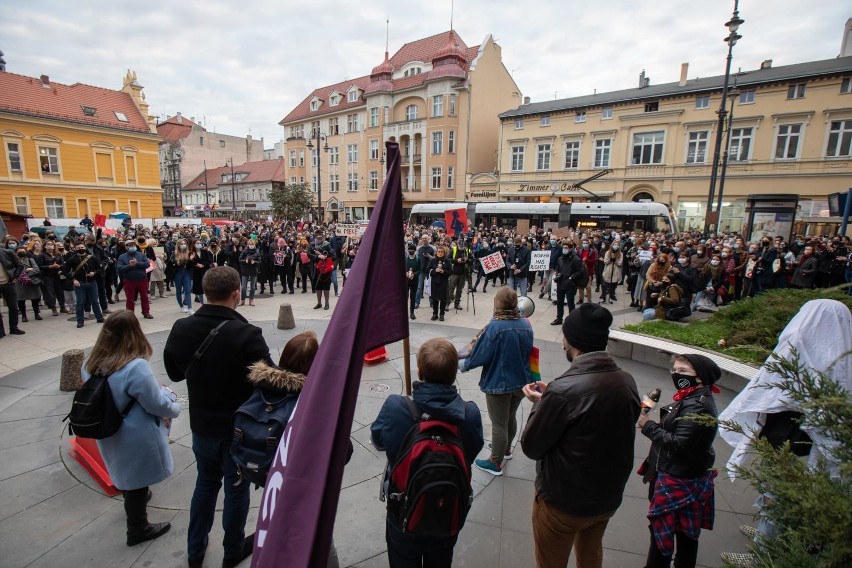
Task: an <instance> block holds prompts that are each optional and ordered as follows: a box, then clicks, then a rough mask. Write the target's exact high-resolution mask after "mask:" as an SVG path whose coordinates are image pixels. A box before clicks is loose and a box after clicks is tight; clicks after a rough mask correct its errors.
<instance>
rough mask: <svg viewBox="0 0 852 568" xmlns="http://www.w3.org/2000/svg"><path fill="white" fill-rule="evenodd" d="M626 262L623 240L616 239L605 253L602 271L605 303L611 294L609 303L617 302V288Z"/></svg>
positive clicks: (602, 289)
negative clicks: (622, 245)
mask: <svg viewBox="0 0 852 568" xmlns="http://www.w3.org/2000/svg"><path fill="white" fill-rule="evenodd" d="M623 264H624V254H623V253H622V252H621V241H615V242H613V243H612V246H610V248H609V250H608V251H606V253H605V254H604V259H603V270H602V271H601V286H602V288H601V300H600V303H601V304H603V303H604V302H606V301H607V296H609V303H610V304H614V303H615V289H616V288H618V283H619V281H620V280H621V267H622V265H623Z"/></svg>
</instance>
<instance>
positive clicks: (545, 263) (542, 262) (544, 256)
mask: <svg viewBox="0 0 852 568" xmlns="http://www.w3.org/2000/svg"><path fill="white" fill-rule="evenodd" d="M537 270H550V251H549V250H534V251H532V253H531V258H530V272H533V271H537Z"/></svg>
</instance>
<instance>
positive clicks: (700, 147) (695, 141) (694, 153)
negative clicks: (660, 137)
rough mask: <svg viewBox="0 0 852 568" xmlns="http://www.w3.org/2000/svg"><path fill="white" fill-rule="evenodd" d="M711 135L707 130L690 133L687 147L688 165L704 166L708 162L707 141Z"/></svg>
mask: <svg viewBox="0 0 852 568" xmlns="http://www.w3.org/2000/svg"><path fill="white" fill-rule="evenodd" d="M709 138H710V133H709V132H708V131H707V130H701V131H698V132H690V133H689V142H688V143H687V146H686V163H687V164H703V163H706V162H707V140H708V139H709Z"/></svg>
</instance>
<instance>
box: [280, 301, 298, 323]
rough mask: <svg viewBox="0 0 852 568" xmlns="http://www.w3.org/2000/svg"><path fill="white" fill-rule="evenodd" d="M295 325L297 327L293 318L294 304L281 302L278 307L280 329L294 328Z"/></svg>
mask: <svg viewBox="0 0 852 568" xmlns="http://www.w3.org/2000/svg"><path fill="white" fill-rule="evenodd" d="M294 327H296V320H295V319H293V306H291V305H290V304H281V306H280V307H279V308H278V329H293V328H294Z"/></svg>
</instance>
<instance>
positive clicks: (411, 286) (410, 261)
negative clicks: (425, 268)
mask: <svg viewBox="0 0 852 568" xmlns="http://www.w3.org/2000/svg"><path fill="white" fill-rule="evenodd" d="M406 250H407V254H406V255H405V283H406V285H407V286H408V300H409V306H408V312H409V313H408V317H409V318H411V319H412V320H415V319H417V318H416V317H415V315H414V305H415V301H416V299H417V283H418V282H419V281H420V271H421V268H420V258H419V257H418V256H417V247H416V246H415V245H414V243H408V246H407V247H406Z"/></svg>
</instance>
